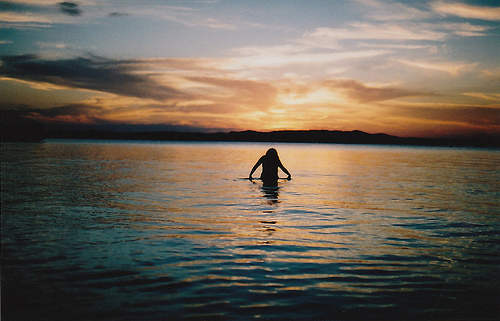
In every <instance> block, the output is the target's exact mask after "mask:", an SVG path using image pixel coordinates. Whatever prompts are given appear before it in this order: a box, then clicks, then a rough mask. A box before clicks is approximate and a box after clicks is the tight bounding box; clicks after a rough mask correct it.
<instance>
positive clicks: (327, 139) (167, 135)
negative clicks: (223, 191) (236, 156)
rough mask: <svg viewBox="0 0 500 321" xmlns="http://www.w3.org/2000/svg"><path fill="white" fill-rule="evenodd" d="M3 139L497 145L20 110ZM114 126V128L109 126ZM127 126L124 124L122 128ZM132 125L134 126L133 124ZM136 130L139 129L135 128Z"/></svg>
mask: <svg viewBox="0 0 500 321" xmlns="http://www.w3.org/2000/svg"><path fill="white" fill-rule="evenodd" d="M0 120H1V121H0V123H1V129H2V135H1V141H2V142H41V141H43V140H44V139H46V138H59V139H102V140H148V141H200V142H207V141H213V142H270V143H271V142H282V143H326V144H370V145H412V146H464V147H487V148H490V147H491V148H500V136H498V135H490V136H481V137H466V138H463V137H462V138H417V137H398V136H391V135H387V134H368V133H365V132H362V131H359V130H354V131H338V130H335V131H331V130H282V131H272V132H257V131H251V130H247V131H239V132H237V131H231V132H218V133H203V132H196V131H176V130H170V131H161V130H155V129H157V128H156V127H154V126H153V127H151V128H150V127H147V126H144V127H143V128H141V130H130V129H131V128H128V129H129V131H118V130H109V129H107V130H104V129H102V128H90V129H89V128H86V129H85V128H70V129H69V128H52V129H45V128H44V127H43V126H42V125H40V124H38V123H36V122H34V121H31V120H29V119H26V118H24V117H22V116H21V115H20V114H19V113H16V112H11V111H6V110H3V111H1V117H0ZM112 128H114V127H112ZM124 128H126V127H124ZM133 128H135V127H133ZM136 129H138V128H136Z"/></svg>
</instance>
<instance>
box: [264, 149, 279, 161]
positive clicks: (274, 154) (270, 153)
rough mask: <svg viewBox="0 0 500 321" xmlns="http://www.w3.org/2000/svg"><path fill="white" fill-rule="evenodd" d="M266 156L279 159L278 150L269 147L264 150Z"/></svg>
mask: <svg viewBox="0 0 500 321" xmlns="http://www.w3.org/2000/svg"><path fill="white" fill-rule="evenodd" d="M266 156H267V157H269V159H273V160H277V159H279V156H278V151H277V150H276V149H274V148H269V149H268V150H267V152H266Z"/></svg>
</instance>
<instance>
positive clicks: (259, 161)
mask: <svg viewBox="0 0 500 321" xmlns="http://www.w3.org/2000/svg"><path fill="white" fill-rule="evenodd" d="M260 164H262V157H261V158H259V160H258V161H257V163H255V165H253V168H252V170H251V171H250V175H248V179H252V174H253V173H254V172H255V171H256V170H257V168H258V167H259V166H260Z"/></svg>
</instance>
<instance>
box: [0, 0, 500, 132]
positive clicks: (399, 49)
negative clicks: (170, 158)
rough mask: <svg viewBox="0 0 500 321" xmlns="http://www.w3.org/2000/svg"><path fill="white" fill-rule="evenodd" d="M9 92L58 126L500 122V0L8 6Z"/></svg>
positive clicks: (445, 126)
mask: <svg viewBox="0 0 500 321" xmlns="http://www.w3.org/2000/svg"><path fill="white" fill-rule="evenodd" d="M0 28H1V34H0V56H1V57H0V58H1V62H0V63H1V64H0V91H1V95H0V104H1V108H2V109H14V110H17V111H19V112H21V113H22V114H24V115H25V116H26V117H29V118H31V119H36V120H39V121H41V122H43V123H44V124H46V125H47V126H49V127H50V126H56V125H102V126H103V128H106V126H109V125H115V126H116V125H120V124H124V125H161V126H163V127H162V128H164V129H167V130H168V129H175V130H193V131H230V130H247V129H250V130H259V131H269V130H282V129H283V130H285V129H292V130H293V129H301V130H302V129H328V130H362V131H366V132H369V133H380V132H383V133H387V134H392V135H399V136H423V137H443V136H452V135H481V134H489V135H491V134H493V135H498V134H500V91H499V88H500V58H499V57H500V56H499V55H498V50H499V48H500V7H499V6H498V4H497V3H496V2H495V1H440V0H426V1H417V2H415V1H404V0H400V1H383V0H351V1H327V2H324V1H286V2H282V1H280V2H278V1H257V2H255V1H251V2H249V1H223V0H220V1H217V0H216V1H203V0H202V1H195V0H192V1H160V2H158V1H152V0H151V1H141V2H129V1H118V0H102V1H89V0H83V1H78V2H75V3H72V2H58V1H51V0H44V1H28V0H25V1H23V0H15V1H13V0H11V1H3V2H1V3H0Z"/></svg>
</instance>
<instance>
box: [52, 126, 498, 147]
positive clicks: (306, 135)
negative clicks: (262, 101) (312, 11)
mask: <svg viewBox="0 0 500 321" xmlns="http://www.w3.org/2000/svg"><path fill="white" fill-rule="evenodd" d="M48 137H49V138H64V139H106V140H149V141H202V142H206V141H213V142H281V143H327V144H370V145H412V146H464V147H494V148H498V147H500V138H499V137H498V136H483V137H473V138H472V137H471V138H417V137H398V136H391V135H387V134H368V133H365V132H362V131H359V130H355V131H330V130H283V131H272V132H257V131H250V130H247V131H240V132H236V131H232V132H228V133H224V132H219V133H201V132H177V131H162V132H125V133H123V132H112V131H103V130H85V131H68V130H53V131H49V132H48Z"/></svg>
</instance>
